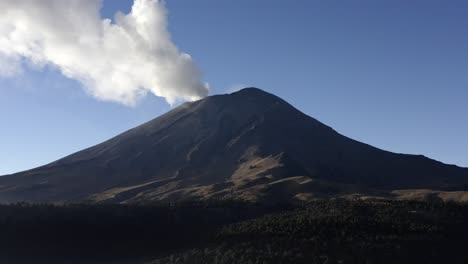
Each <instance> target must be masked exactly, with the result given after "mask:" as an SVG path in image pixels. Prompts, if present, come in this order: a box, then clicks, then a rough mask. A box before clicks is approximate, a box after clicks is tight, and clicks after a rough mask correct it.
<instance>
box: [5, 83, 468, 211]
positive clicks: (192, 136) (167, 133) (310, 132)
mask: <svg viewBox="0 0 468 264" xmlns="http://www.w3.org/2000/svg"><path fill="white" fill-rule="evenodd" d="M297 176H300V177H297ZM466 184H468V170H467V169H463V168H459V167H456V166H451V165H445V164H442V163H440V162H437V161H434V160H431V159H428V158H426V157H423V156H416V155H403V154H395V153H391V152H387V151H383V150H380V149H377V148H374V147H372V146H369V145H366V144H363V143H360V142H357V141H355V140H352V139H349V138H347V137H344V136H342V135H340V134H338V133H337V132H335V131H334V130H333V129H331V128H330V127H328V126H326V125H324V124H322V123H320V122H319V121H317V120H315V119H313V118H311V117H309V116H307V115H305V114H303V113H301V112H300V111H298V110H297V109H295V108H294V107H292V106H291V105H289V104H288V103H286V102H285V101H283V100H282V99H280V98H278V97H276V96H274V95H271V94H269V93H266V92H264V91H262V90H260V89H256V88H247V89H244V90H241V91H239V92H236V93H233V94H229V95H216V96H211V97H207V98H205V99H203V100H199V101H196V102H192V103H185V104H183V105H181V106H180V107H178V108H176V109H174V110H172V111H170V112H168V113H166V114H165V115H162V116H160V117H158V118H156V119H154V120H152V121H150V122H148V123H145V124H143V125H141V126H139V127H136V128H134V129H131V130H129V131H127V132H125V133H123V134H121V135H118V136H116V137H114V138H112V139H110V140H108V141H106V142H104V143H101V144H99V145H96V146H94V147H91V148H89V149H85V150H83V151H80V152H77V153H75V154H73V155H70V156H68V157H65V158H63V159H61V160H58V161H56V162H53V163H51V164H48V165H46V166H43V167H40V168H37V169H33V170H30V171H25V172H21V173H17V174H14V175H9V176H5V177H1V178H0V201H4V202H11V201H22V200H28V201H54V202H55V201H77V200H88V199H91V200H95V201H103V202H105V201H107V202H141V201H148V200H179V199H186V198H202V199H204V198H213V197H216V198H220V197H232V196H236V197H241V198H243V199H248V200H257V199H285V200H289V199H296V198H300V197H311V196H312V197H313V196H314V195H315V194H319V195H336V194H348V193H354V192H369V193H379V192H380V190H384V191H387V190H395V189H409V188H412V189H420V188H426V189H434V190H463V188H464V187H465V186H466ZM278 186H280V187H278ZM279 194H281V195H279Z"/></svg>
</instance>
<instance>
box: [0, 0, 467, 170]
mask: <svg viewBox="0 0 468 264" xmlns="http://www.w3.org/2000/svg"><path fill="white" fill-rule="evenodd" d="M131 5H132V1H127V0H119V1H113V0H105V1H104V2H103V9H102V10H101V12H102V15H103V16H104V17H112V16H113V14H114V13H115V12H116V11H118V10H121V11H123V12H125V13H127V12H128V11H129V10H130V7H131ZM167 8H168V10H169V31H170V32H171V34H172V39H173V41H174V43H175V44H176V45H177V46H178V47H179V49H180V50H181V51H184V52H187V53H189V54H190V55H191V56H192V58H193V59H194V61H195V63H197V65H198V66H199V68H200V69H201V70H202V71H203V76H204V80H205V81H207V82H209V83H210V86H211V92H210V94H220V93H225V92H226V91H229V90H230V89H232V88H233V87H237V86H256V87H259V88H262V89H264V90H266V91H269V92H271V93H274V94H276V95H278V96H280V97H282V98H284V99H286V100H287V101H289V102H290V103H291V104H293V105H294V106H295V107H297V108H298V109H300V110H301V111H303V112H305V113H306V114H308V115H311V116H313V117H315V118H317V119H319V120H320V121H322V122H324V123H325V124H327V125H329V126H331V127H333V128H334V129H335V130H337V131H338V132H340V133H342V134H344V135H346V136H348V137H351V138H354V139H356V140H359V141H362V142H365V143H368V144H371V145H374V146H376V147H379V148H382V149H385V150H390V151H394V152H401V153H411V154H423V155H425V156H428V157H431V158H434V159H437V160H440V161H443V162H445V163H450V164H457V165H459V166H464V167H468V136H467V135H468V16H467V15H466V14H468V2H464V1H398V0H397V1H375V0H374V1H370V0H369V1H305V0H304V1H299V0H297V1H278V0H256V1H252V0H238V1H216V0H197V1H184V0H170V1H167ZM169 109H171V107H170V106H169V105H168V104H167V103H166V102H165V101H164V100H163V99H162V98H158V97H155V96H152V95H149V96H147V97H145V98H143V99H142V100H140V102H139V103H138V104H137V105H136V106H134V107H128V106H124V105H121V104H118V103H113V102H103V101H100V100H96V99H95V98H93V97H90V96H89V95H87V94H86V93H85V92H84V91H83V89H82V88H81V85H80V84H79V83H77V82H76V81H73V80H70V79H67V78H65V77H63V76H62V75H61V74H60V72H58V71H57V70H55V69H53V68H50V67H45V68H43V69H42V70H38V69H30V68H26V69H24V72H23V73H22V74H21V75H19V76H16V77H13V78H8V79H5V78H4V79H0V175H2V174H8V173H13V172H17V171H21V170H25V169H29V168H33V167H35V166H39V165H43V164H46V163H48V162H51V161H53V160H56V159H58V158H60V157H63V156H65V155H68V154H71V153H73V152H75V151H78V150H81V149H83V148H86V147H89V146H92V145H94V144H97V143H100V142H102V141H103V140H106V139H108V138H110V137H112V136H115V135H117V134H118V133H121V132H123V131H125V130H127V129H130V128H132V127H134V126H136V125H138V124H141V123H143V122H145V121H148V120H150V119H152V118H154V117H157V116H159V115H160V114H162V113H164V112H166V111H168V110H169Z"/></svg>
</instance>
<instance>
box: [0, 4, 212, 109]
mask: <svg viewBox="0 0 468 264" xmlns="http://www.w3.org/2000/svg"><path fill="white" fill-rule="evenodd" d="M100 8H101V0H67V1H64V0H1V1H0V74H1V75H3V76H12V75H14V74H17V73H18V72H21V68H20V67H21V65H22V63H21V60H25V59H26V60H29V61H30V62H31V63H33V64H34V65H39V66H41V67H42V66H45V65H52V66H53V67H56V68H58V69H59V70H60V71H61V72H62V74H63V75H64V76H66V77H68V78H71V79H75V80H78V81H79V82H81V83H82V84H83V86H84V87H85V88H86V90H87V92H89V93H90V94H91V95H93V96H95V97H96V98H98V99H101V100H107V101H115V102H120V103H123V104H126V105H133V104H135V102H136V101H137V100H138V98H140V97H141V96H144V95H145V94H147V93H148V92H151V93H153V94H155V95H157V96H161V97H164V98H165V99H166V100H167V102H168V103H170V104H173V103H175V102H176V101H178V100H196V99H199V98H202V97H204V96H206V95H207V94H208V89H209V88H208V84H206V83H204V82H202V81H201V74H200V72H199V70H198V69H197V67H196V66H195V64H194V62H193V61H192V59H191V57H190V55H188V54H186V53H181V52H179V50H178V49H177V47H176V46H175V45H174V44H173V43H172V41H171V36H170V34H169V32H168V31H167V11H166V8H165V5H164V2H163V1H161V0H135V1H134V3H133V7H132V10H131V12H130V13H129V14H122V13H117V14H116V16H115V22H114V23H113V22H112V21H111V20H109V19H102V18H101V16H100Z"/></svg>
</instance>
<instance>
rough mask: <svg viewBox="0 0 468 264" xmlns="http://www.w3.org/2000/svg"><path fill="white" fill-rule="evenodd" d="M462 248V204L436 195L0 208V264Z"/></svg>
mask: <svg viewBox="0 0 468 264" xmlns="http://www.w3.org/2000/svg"><path fill="white" fill-rule="evenodd" d="M466 245H468V206H466V205H461V204H455V203H443V202H438V201H434V202H411V201H367V202H366V201H348V200H328V201H325V200H324V201H316V202H313V203H310V204H307V205H303V206H299V207H298V206H288V205H276V206H261V205H255V204H246V203H241V202H233V201H224V202H206V203H180V204H158V205H90V204H72V205H63V206H54V205H29V204H16V205H0V262H1V263H4V262H5V263H15V262H24V263H42V262H44V263H52V262H54V261H55V262H57V263H64V261H65V262H66V263H91V262H93V263H94V262H97V263H100V262H109V263H118V262H117V261H119V262H120V261H121V262H124V261H128V263H468V252H467V251H468V250H467V249H466V248H467V246H466ZM31 261H32V262H31ZM73 261H75V262H73Z"/></svg>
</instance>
